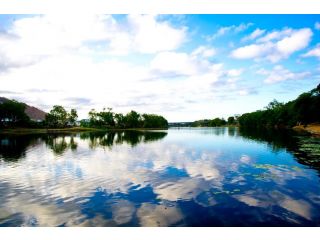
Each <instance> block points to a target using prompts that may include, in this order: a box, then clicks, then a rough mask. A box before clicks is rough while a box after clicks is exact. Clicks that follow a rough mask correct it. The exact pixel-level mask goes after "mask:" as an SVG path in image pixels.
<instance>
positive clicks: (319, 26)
mask: <svg viewBox="0 0 320 240" xmlns="http://www.w3.org/2000/svg"><path fill="white" fill-rule="evenodd" d="M314 28H315V29H316V30H320V22H316V23H315V24H314Z"/></svg>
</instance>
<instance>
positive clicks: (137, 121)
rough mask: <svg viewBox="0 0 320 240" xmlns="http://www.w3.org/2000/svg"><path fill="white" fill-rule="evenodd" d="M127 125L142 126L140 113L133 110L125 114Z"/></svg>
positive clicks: (131, 126)
mask: <svg viewBox="0 0 320 240" xmlns="http://www.w3.org/2000/svg"><path fill="white" fill-rule="evenodd" d="M125 126H126V127H127V128H137V127H142V126H141V116H140V114H139V113H137V112H136V111H133V110H131V111H130V112H129V113H127V114H126V116H125Z"/></svg>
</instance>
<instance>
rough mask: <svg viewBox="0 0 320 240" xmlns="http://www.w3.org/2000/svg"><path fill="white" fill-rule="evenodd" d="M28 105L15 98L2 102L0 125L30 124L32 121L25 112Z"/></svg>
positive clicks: (20, 125)
mask: <svg viewBox="0 0 320 240" xmlns="http://www.w3.org/2000/svg"><path fill="white" fill-rule="evenodd" d="M25 109H26V105H25V104H24V103H20V102H17V101H15V100H8V101H4V102H3V103H1V104H0V127H12V126H19V127H24V126H29V125H30V123H31V121H30V118H29V117H28V115H27V114H26V113H25Z"/></svg>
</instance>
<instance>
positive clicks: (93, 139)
mask: <svg viewBox="0 0 320 240" xmlns="http://www.w3.org/2000/svg"><path fill="white" fill-rule="evenodd" d="M166 135H167V132H152V131H118V132H116V131H112V132H90V133H81V134H80V139H89V140H90V142H89V146H90V147H91V148H95V147H98V146H103V147H111V146H113V145H116V144H123V143H127V144H129V145H131V146H136V145H137V144H139V143H141V142H144V143H147V142H152V141H157V140H160V139H162V138H164V137H165V136H166Z"/></svg>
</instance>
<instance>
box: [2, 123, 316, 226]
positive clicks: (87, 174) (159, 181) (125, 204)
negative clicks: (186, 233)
mask: <svg viewBox="0 0 320 240" xmlns="http://www.w3.org/2000/svg"><path fill="white" fill-rule="evenodd" d="M319 146H320V139H319V138H315V137H311V136H303V135H297V134H296V133H294V132H291V131H252V130H248V129H246V130H244V129H240V130H239V129H238V128H205V129H193V128H188V129H169V130H168V131H143V132H142V131H119V132H85V133H72V134H61V133H59V134H38V135H37V134H32V135H19V136H18V135H17V136H14V135H1V136H0V226H320V187H319V177H320V175H319V173H320V165H319V162H320V160H319V159H320V157H319V156H320V154H319V153H320V151H319Z"/></svg>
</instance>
